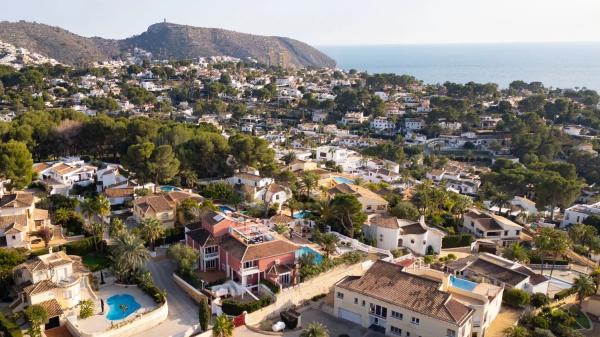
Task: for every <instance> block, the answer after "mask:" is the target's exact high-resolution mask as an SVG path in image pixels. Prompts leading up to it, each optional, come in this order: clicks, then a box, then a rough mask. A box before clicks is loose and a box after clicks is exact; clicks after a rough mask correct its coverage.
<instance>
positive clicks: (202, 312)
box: [198, 299, 211, 331]
mask: <svg viewBox="0 0 600 337" xmlns="http://www.w3.org/2000/svg"><path fill="white" fill-rule="evenodd" d="M210 317H211V312H210V308H209V307H208V301H207V300H206V299H202V300H201V301H200V303H199V306H198V323H200V328H202V331H206V330H208V323H209V322H210Z"/></svg>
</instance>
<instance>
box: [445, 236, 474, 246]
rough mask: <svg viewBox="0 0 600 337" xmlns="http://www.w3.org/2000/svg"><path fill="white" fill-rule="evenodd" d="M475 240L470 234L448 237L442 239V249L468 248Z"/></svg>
mask: <svg viewBox="0 0 600 337" xmlns="http://www.w3.org/2000/svg"><path fill="white" fill-rule="evenodd" d="M474 240H475V238H474V237H473V235H471V234H460V235H448V236H446V237H444V238H443V239H442V248H457V247H466V246H470V245H471V243H473V241H474Z"/></svg>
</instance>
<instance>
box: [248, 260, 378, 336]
mask: <svg viewBox="0 0 600 337" xmlns="http://www.w3.org/2000/svg"><path fill="white" fill-rule="evenodd" d="M372 264H373V262H372V261H365V262H360V263H356V264H353V265H350V266H348V265H341V266H338V267H336V268H334V269H332V270H330V271H328V272H326V273H323V274H321V275H319V276H317V277H315V278H313V279H310V280H308V281H306V282H302V283H300V284H298V285H296V286H293V287H290V288H285V289H283V290H282V291H281V293H279V294H277V298H276V299H275V302H273V303H272V304H270V305H268V306H266V307H264V308H262V309H260V310H257V311H255V312H253V313H250V314H248V315H246V324H248V325H256V324H258V323H260V322H261V321H263V320H265V319H266V318H268V317H275V316H277V315H279V312H281V311H283V310H286V309H288V308H291V307H293V306H296V305H299V304H301V303H303V302H305V301H307V300H310V299H311V298H313V297H315V296H317V295H321V294H325V293H329V292H330V291H331V290H332V288H333V287H334V285H335V284H336V283H337V282H338V281H340V280H341V279H343V278H344V277H346V276H351V275H352V276H355V275H362V274H363V273H364V271H365V270H367V269H369V268H370V267H371V265H372Z"/></svg>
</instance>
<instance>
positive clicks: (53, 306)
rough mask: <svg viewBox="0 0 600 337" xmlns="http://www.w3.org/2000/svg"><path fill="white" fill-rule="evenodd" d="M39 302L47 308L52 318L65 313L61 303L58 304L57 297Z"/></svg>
mask: <svg viewBox="0 0 600 337" xmlns="http://www.w3.org/2000/svg"><path fill="white" fill-rule="evenodd" d="M38 304H39V305H40V306H42V307H43V308H44V309H46V312H47V313H48V317H50V318H52V317H56V316H60V315H62V314H63V310H62V308H61V307H60V304H58V301H56V299H54V298H53V299H51V300H48V301H44V302H40V303H38Z"/></svg>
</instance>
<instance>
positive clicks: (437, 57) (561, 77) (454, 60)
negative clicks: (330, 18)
mask: <svg viewBox="0 0 600 337" xmlns="http://www.w3.org/2000/svg"><path fill="white" fill-rule="evenodd" d="M319 49H320V50H321V51H323V52H324V53H326V54H327V55H329V56H330V57H332V58H333V59H334V60H336V62H337V65H338V67H339V68H342V69H346V70H349V69H357V70H361V71H367V72H368V73H370V74H373V73H396V74H407V75H413V76H415V77H416V78H418V79H420V80H423V81H424V82H425V83H432V84H435V83H443V82H445V81H451V82H457V83H466V82H469V81H474V82H480V83H487V82H492V83H497V84H498V85H499V86H500V87H501V88H506V87H508V84H509V83H510V82H512V81H514V80H523V81H527V82H532V81H540V82H542V83H544V85H545V86H547V87H553V88H582V87H586V88H589V89H594V90H597V91H599V92H600V42H585V43H584V42H577V43H575V42H572V43H571V42H564V43H502V44H430V45H425V44H423V45H380V46H321V47H319Z"/></svg>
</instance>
